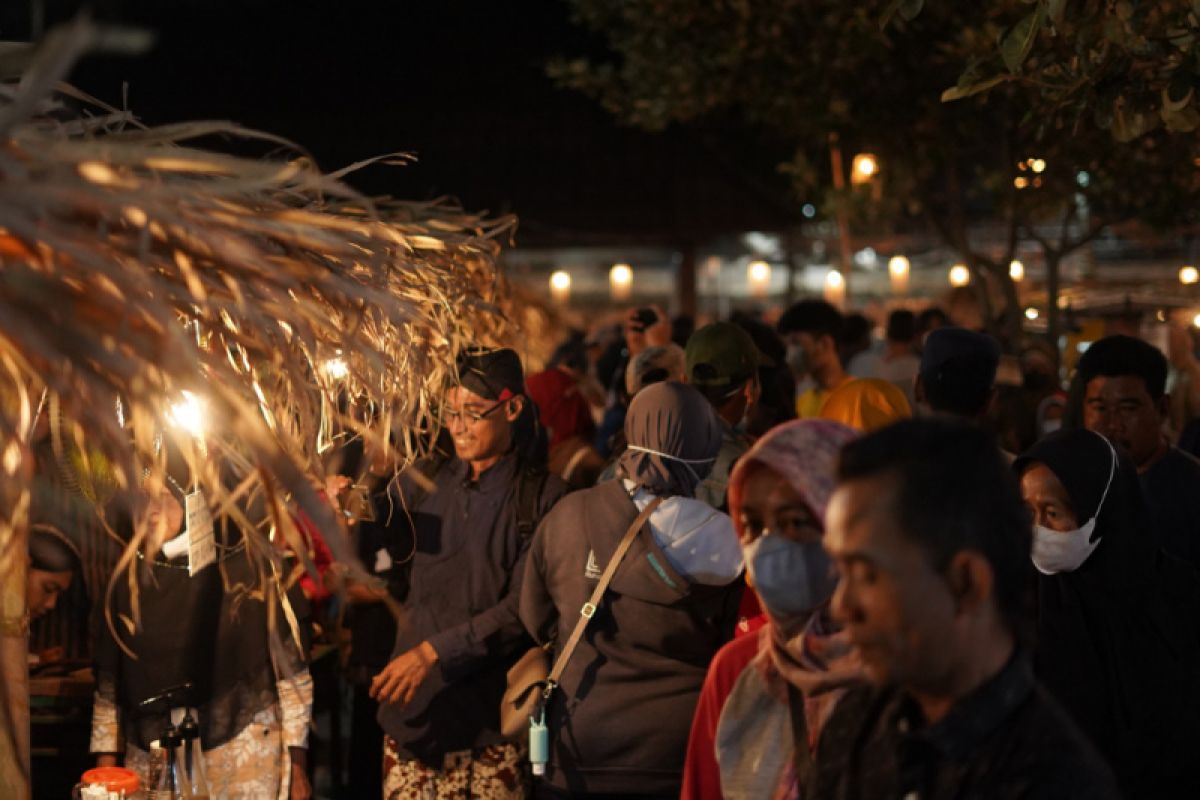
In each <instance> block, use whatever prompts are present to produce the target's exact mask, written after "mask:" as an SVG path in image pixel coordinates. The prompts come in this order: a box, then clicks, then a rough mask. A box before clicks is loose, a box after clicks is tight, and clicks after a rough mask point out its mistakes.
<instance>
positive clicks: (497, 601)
mask: <svg viewBox="0 0 1200 800" xmlns="http://www.w3.org/2000/svg"><path fill="white" fill-rule="evenodd" d="M459 380H460V383H461V385H459V386H456V387H454V388H453V389H451V390H450V392H449V393H448V394H447V397H446V401H445V404H444V405H443V415H444V416H445V419H446V428H447V430H448V431H449V433H450V435H451V437H452V438H453V441H454V457H453V458H450V459H449V460H447V461H445V463H443V464H441V465H440V467H438V468H437V469H436V472H434V470H432V469H431V470H429V471H430V472H434V474H433V475H432V476H431V477H432V482H433V484H434V489H433V491H422V490H420V489H418V488H417V484H416V483H415V482H414V481H412V480H405V481H401V484H400V493H401V495H402V497H401V498H399V500H400V502H401V503H404V506H403V507H405V508H407V509H408V511H409V512H411V515H412V528H413V535H414V537H415V545H416V546H415V548H414V554H413V558H412V562H411V571H410V575H409V589H408V596H407V599H406V600H405V602H404V608H405V611H406V612H407V614H406V618H405V624H404V625H402V626H401V628H400V631H399V632H398V634H397V637H396V645H395V648H394V649H393V651H392V652H393V656H392V661H391V662H390V663H389V664H388V665H387V667H385V668H384V670H383V671H382V672H380V673H379V674H378V675H377V676H376V677H375V679H374V681H373V682H372V685H371V693H372V695H373V696H374V697H376V698H377V699H379V700H380V701H381V704H382V707H381V710H380V712H379V722H380V724H381V725H382V726H383V729H384V732H385V733H386V734H387V741H386V742H385V752H384V771H385V777H384V796H385V797H386V798H399V797H408V796H413V795H412V793H413V792H414V791H419V792H420V793H421V794H420V796H422V797H450V796H453V797H463V796H469V797H488V798H509V797H512V798H518V797H523V796H524V792H525V785H526V778H525V774H526V771H525V769H524V765H523V763H522V755H523V746H521V745H518V744H517V743H514V742H508V741H505V740H504V738H503V737H502V736H501V734H500V730H499V725H500V721H499V705H500V698H501V696H502V694H503V692H504V688H505V674H506V672H507V671H508V668H509V667H510V666H511V665H512V664H513V662H514V661H515V660H516V659H517V657H519V656H520V654H521V652H522V650H523V649H524V648H525V647H526V646H527V645H529V644H531V643H530V642H529V639H528V638H527V636H526V635H525V633H524V630H523V628H522V626H521V622H520V620H519V619H518V617H517V599H518V597H519V594H520V583H521V575H522V572H523V570H524V565H525V553H526V550H527V549H528V546H529V537H530V536H531V535H532V526H533V525H534V524H536V522H537V520H538V519H540V517H541V515H543V514H545V513H546V512H547V511H548V510H549V509H550V507H551V506H552V505H553V504H554V502H555V501H557V500H558V498H559V497H560V496H561V495H562V493H563V491H564V488H565V487H564V486H563V484H562V482H561V481H560V480H558V479H557V478H555V477H554V476H550V475H547V474H546V472H545V470H544V468H542V469H537V468H535V467H534V465H532V464H531V463H530V461H531V460H535V458H534V457H530V456H528V455H527V454H526V453H525V452H524V450H523V446H526V445H528V444H529V442H528V441H527V438H528V436H522V435H521V434H520V433H519V430H520V425H521V423H522V422H523V421H524V420H527V419H530V418H531V416H532V415H533V414H534V413H535V412H533V409H532V408H531V407H530V406H529V404H528V400H527V398H526V397H525V386H524V373H523V372H522V369H521V363H520V361H519V359H518V358H517V354H516V353H515V352H513V351H512V350H507V349H505V350H491V351H471V352H470V353H468V354H467V355H466V356H464V358H463V359H462V360H461V361H460V363H459ZM530 482H536V493H535V495H534V497H535V502H534V503H533V508H532V510H530V511H529V512H526V511H525V510H523V509H521V508H519V507H518V506H519V505H520V500H519V498H520V497H523V496H526V495H527V494H528V487H529V485H530ZM525 513H528V515H529V516H531V517H533V518H532V519H529V520H525V519H522V516H523V515H524V514H525Z"/></svg>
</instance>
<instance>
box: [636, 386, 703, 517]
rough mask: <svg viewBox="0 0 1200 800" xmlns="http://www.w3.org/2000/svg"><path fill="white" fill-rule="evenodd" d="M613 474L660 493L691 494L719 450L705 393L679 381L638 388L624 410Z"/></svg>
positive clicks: (666, 495)
mask: <svg viewBox="0 0 1200 800" xmlns="http://www.w3.org/2000/svg"><path fill="white" fill-rule="evenodd" d="M625 440H626V441H627V442H628V445H627V446H626V450H625V452H624V453H622V454H621V457H620V459H619V460H618V461H617V475H618V476H619V477H621V478H627V479H629V480H631V481H633V482H634V483H636V484H637V485H638V486H640V487H642V488H643V489H645V490H646V491H648V492H650V493H651V494H654V495H659V496H660V497H672V496H675V495H683V496H684V497H692V496H694V495H695V493H696V486H698V485H699V483H700V481H702V480H704V477H705V476H706V475H708V473H709V472H710V471H711V470H712V465H713V462H714V461H716V460H717V453H718V452H720V450H721V425H720V422H718V421H717V415H716V413H715V412H714V411H713V409H712V405H711V404H710V403H709V402H708V400H706V399H705V397H704V395H702V394H700V392H698V391H696V390H695V389H693V388H692V387H691V386H687V385H685V384H682V383H671V382H665V383H655V384H651V385H650V386H647V387H646V388H645V389H642V390H641V391H640V392H638V393H637V396H635V397H634V398H633V402H632V403H630V404H629V413H627V414H626V415H625Z"/></svg>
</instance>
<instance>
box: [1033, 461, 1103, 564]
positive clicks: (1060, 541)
mask: <svg viewBox="0 0 1200 800" xmlns="http://www.w3.org/2000/svg"><path fill="white" fill-rule="evenodd" d="M1104 441H1105V443H1106V444H1107V443H1108V440H1107V439H1105V440H1104ZM1108 449H1109V451H1110V453H1111V455H1112V465H1111V466H1110V467H1109V470H1108V483H1107V484H1105V486H1104V493H1103V494H1102V495H1100V503H1099V505H1097V506H1096V513H1095V514H1093V515H1092V518H1091V519H1089V520H1088V521H1087V522H1085V523H1084V525H1083V527H1082V528H1076V529H1075V530H1073V531H1056V530H1053V529H1051V528H1046V527H1043V526H1041V525H1034V526H1033V552H1032V556H1033V565H1034V566H1035V567H1037V569H1038V572H1040V573H1042V574H1043V575H1054V574H1056V573H1059V572H1074V571H1075V570H1077V569H1079V568H1080V567H1082V566H1083V562H1085V561H1087V560H1088V557H1089V556H1091V554H1092V551H1093V550H1095V549H1096V546H1097V545H1099V544H1100V540H1099V539H1097V540H1096V541H1094V542H1093V541H1092V534H1093V533H1094V532H1095V531H1096V519H1097V518H1098V517H1099V516H1100V509H1102V508H1104V501H1105V499H1107V497H1108V490H1109V489H1110V488H1112V482H1113V476H1114V475H1116V472H1117V451H1116V450H1113V448H1112V445H1111V444H1109V445H1108Z"/></svg>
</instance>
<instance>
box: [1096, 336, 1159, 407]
mask: <svg viewBox="0 0 1200 800" xmlns="http://www.w3.org/2000/svg"><path fill="white" fill-rule="evenodd" d="M1077 374H1078V376H1079V382H1080V383H1081V384H1082V385H1084V386H1086V385H1087V383H1088V381H1090V380H1091V379H1092V378H1096V377H1105V378H1115V377H1117V376H1119V375H1134V376H1136V377H1138V378H1141V379H1142V381H1143V382H1144V383H1145V384H1146V391H1147V392H1148V393H1149V394H1150V397H1151V399H1153V400H1155V401H1157V400H1159V399H1160V398H1162V396H1163V394H1164V393H1165V392H1166V390H1167V357H1166V356H1164V355H1163V354H1162V351H1161V350H1159V349H1158V348H1157V347H1155V346H1154V345H1152V344H1150V343H1149V342H1144V341H1142V340H1141V339H1136V338H1134V337H1132V336H1106V337H1104V338H1103V339H1100V340H1099V341H1097V342H1095V343H1093V344H1092V346H1091V347H1089V348H1088V349H1087V350H1085V351H1084V353H1083V355H1082V356H1080V357H1079V368H1078V372H1077Z"/></svg>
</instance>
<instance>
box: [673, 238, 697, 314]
mask: <svg viewBox="0 0 1200 800" xmlns="http://www.w3.org/2000/svg"><path fill="white" fill-rule="evenodd" d="M681 252H682V260H681V261H680V262H679V286H678V294H677V295H676V301H677V302H678V304H679V310H678V313H680V314H685V315H687V316H689V317H691V318H692V319H695V318H696V244H695V243H694V242H687V243H686V244H684V245H683V247H682V249H681Z"/></svg>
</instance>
